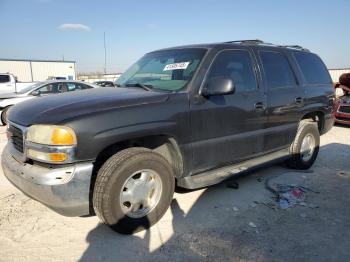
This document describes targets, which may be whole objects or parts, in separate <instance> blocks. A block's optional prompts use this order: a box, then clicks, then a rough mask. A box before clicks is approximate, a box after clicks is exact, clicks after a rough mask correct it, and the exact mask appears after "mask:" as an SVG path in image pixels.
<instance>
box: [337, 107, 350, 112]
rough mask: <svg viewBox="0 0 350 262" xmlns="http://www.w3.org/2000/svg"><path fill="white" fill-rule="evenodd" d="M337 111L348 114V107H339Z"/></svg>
mask: <svg viewBox="0 0 350 262" xmlns="http://www.w3.org/2000/svg"><path fill="white" fill-rule="evenodd" d="M338 111H339V112H341V113H346V114H350V106H340V107H339V110H338Z"/></svg>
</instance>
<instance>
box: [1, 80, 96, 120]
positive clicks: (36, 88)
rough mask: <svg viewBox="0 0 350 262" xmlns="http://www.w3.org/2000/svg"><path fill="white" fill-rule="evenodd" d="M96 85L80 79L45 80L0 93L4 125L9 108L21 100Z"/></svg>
mask: <svg viewBox="0 0 350 262" xmlns="http://www.w3.org/2000/svg"><path fill="white" fill-rule="evenodd" d="M94 87H97V86H95V85H92V84H89V83H82V82H79V81H44V82H39V83H36V84H32V85H30V86H28V87H26V88H24V89H22V90H21V91H19V92H16V93H9V94H0V116H1V121H2V123H3V124H4V125H5V124H6V123H7V120H6V119H7V114H8V111H9V109H10V108H11V107H12V106H13V105H15V104H18V103H19V102H23V101H26V100H29V99H33V98H36V97H40V96H46V95H53V94H59V93H64V92H71V91H77V90H84V89H89V88H94Z"/></svg>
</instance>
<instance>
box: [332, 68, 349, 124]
mask: <svg viewBox="0 0 350 262" xmlns="http://www.w3.org/2000/svg"><path fill="white" fill-rule="evenodd" d="M335 88H336V94H337V99H336V112H335V122H337V123H339V124H344V125H350V74H343V75H341V76H340V78H339V83H338V84H336V86H335Z"/></svg>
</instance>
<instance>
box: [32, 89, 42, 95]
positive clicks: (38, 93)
mask: <svg viewBox="0 0 350 262" xmlns="http://www.w3.org/2000/svg"><path fill="white" fill-rule="evenodd" d="M30 94H31V95H32V96H40V95H41V93H40V91H38V90H34V91H33V92H31V93H30Z"/></svg>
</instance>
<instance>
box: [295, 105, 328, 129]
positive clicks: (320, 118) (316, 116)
mask: <svg viewBox="0 0 350 262" xmlns="http://www.w3.org/2000/svg"><path fill="white" fill-rule="evenodd" d="M305 119H311V120H312V121H314V122H317V126H318V131H319V132H320V134H322V133H323V130H324V123H325V113H324V112H322V111H320V110H318V111H313V112H308V113H306V114H304V115H303V117H302V118H301V119H300V121H302V120H305Z"/></svg>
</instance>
